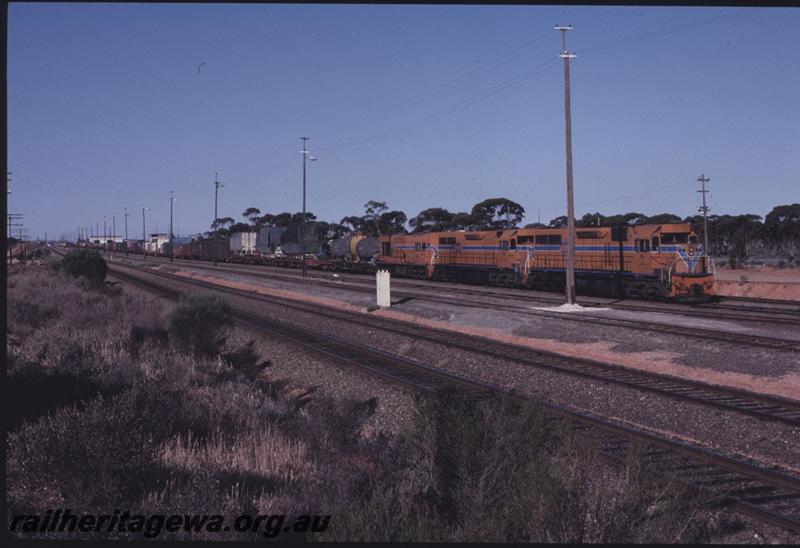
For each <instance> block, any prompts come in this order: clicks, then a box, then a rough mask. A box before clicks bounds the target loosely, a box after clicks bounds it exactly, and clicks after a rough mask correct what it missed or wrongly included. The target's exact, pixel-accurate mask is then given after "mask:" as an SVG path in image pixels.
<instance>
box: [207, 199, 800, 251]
mask: <svg viewBox="0 0 800 548" xmlns="http://www.w3.org/2000/svg"><path fill="white" fill-rule="evenodd" d="M242 217H243V218H244V221H239V222H237V221H236V220H235V219H233V218H231V217H223V218H220V219H217V220H216V221H215V222H214V223H212V225H211V231H209V232H208V233H207V234H208V235H210V236H225V235H229V234H232V233H235V232H247V231H258V230H259V229H261V228H262V227H265V226H276V227H286V226H289V225H291V224H294V223H298V222H300V221H301V220H302V219H303V214H302V213H300V212H296V213H290V212H283V213H278V214H271V213H265V214H262V212H261V210H260V209H259V208H257V207H248V208H247V209H246V210H245V211H244V212H243V213H242ZM524 217H525V208H524V207H522V205H520V204H518V203H517V202H514V201H513V200H510V199H508V198H487V199H486V200H483V201H481V202H478V203H477V204H475V205H474V206H473V207H472V209H471V210H470V211H468V212H467V211H460V212H451V211H449V210H447V209H445V208H442V207H432V208H428V209H424V210H422V211H420V212H419V213H418V214H417V215H416V216H414V217H411V218H409V217H408V216H407V215H406V214H405V213H404V212H403V211H399V210H392V209H390V208H389V206H388V205H387V203H386V202H379V201H375V200H370V201H368V202H367V203H366V204H364V214H363V215H360V216H359V215H349V216H346V217H343V218H342V219H341V220H340V221H339V222H338V223H337V222H330V223H329V222H324V221H318V220H317V217H316V215H314V214H313V213H311V212H306V215H305V221H306V222H316V223H317V225H316V230H317V234H318V235H319V236H320V237H322V238H328V239H332V238H339V237H341V236H344V235H345V234H348V233H350V232H358V233H361V234H365V235H367V236H380V235H384V234H406V233H419V232H440V231H448V230H502V229H508V228H520V224H521V223H522V219H523V218H524ZM684 222H688V223H690V224H691V225H692V228H693V229H694V230H695V232H696V233H697V234H698V236H699V237H700V241H703V237H704V232H703V230H704V225H703V217H702V215H693V216H690V217H680V216H679V215H675V214H673V213H660V214H658V215H650V216H648V215H644V214H642V213H637V212H629V213H624V214H615V215H603V214H601V213H599V212H595V213H586V214H585V215H583V217H581V218H579V219H576V220H575V226H577V227H581V228H582V227H597V226H620V225H629V226H633V225H641V224H665V223H684ZM524 226H525V228H562V227H566V226H567V217H566V215H562V216H559V217H556V218H554V219H551V220H550V222H549V223H548V224H543V223H529V224H526V225H524ZM708 240H709V242H708V243H709V247H710V248H711V249H710V251H711V254H712V255H715V256H721V255H728V256H730V257H735V258H738V259H745V258H747V257H749V256H750V255H753V254H764V253H772V254H777V255H781V256H787V257H793V256H797V255H800V203H796V204H788V205H778V206H775V207H774V208H773V209H772V211H770V212H769V213H768V214H767V216H766V217H764V218H762V217H761V216H760V215H755V214H743V215H709V216H708Z"/></svg>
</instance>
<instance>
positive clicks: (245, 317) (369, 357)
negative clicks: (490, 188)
mask: <svg viewBox="0 0 800 548" xmlns="http://www.w3.org/2000/svg"><path fill="white" fill-rule="evenodd" d="M127 268H130V267H127ZM131 270H137V269H131ZM112 272H113V275H114V276H117V277H119V278H121V279H123V280H127V281H129V282H131V283H134V284H136V285H139V286H141V287H143V288H145V289H148V290H150V291H155V292H157V293H159V294H162V295H164V296H167V297H170V298H173V299H174V298H178V297H179V296H180V294H181V291H179V290H177V289H175V288H170V287H165V286H164V283H163V282H161V283H157V282H155V281H153V280H147V279H143V278H142V277H140V276H136V275H134V274H132V273H131V272H130V271H128V272H123V271H122V269H120V268H118V267H117V265H114V267H112ZM139 272H141V270H139ZM148 273H149V274H157V275H159V276H166V275H164V274H163V273H155V272H148ZM167 277H169V276H167ZM171 278H172V279H174V277H171ZM179 281H180V282H183V283H190V280H185V279H180V280H179ZM190 285H200V284H190ZM209 285H210V284H209ZM214 289H216V288H214ZM233 292H236V290H233ZM235 316H236V320H237V321H239V322H240V323H242V324H243V325H247V326H249V327H251V328H253V329H257V330H261V331H264V332H268V333H270V334H272V335H275V336H277V337H280V338H282V339H284V340H288V341H291V342H292V343H294V344H297V345H300V346H301V347H303V348H306V349H308V350H310V351H312V352H315V353H318V354H320V355H323V356H325V357H327V358H329V359H332V360H334V361H336V362H339V363H342V364H344V365H347V366H350V367H354V368H357V369H359V370H362V371H366V372H368V373H370V374H373V375H377V376H379V377H382V378H384V379H386V380H388V381H391V382H394V383H397V384H398V385H400V386H403V387H405V388H408V389H412V390H422V391H426V392H431V391H436V390H439V389H441V388H443V387H446V386H447V387H454V388H455V389H457V390H459V391H460V392H462V393H465V394H466V395H467V397H470V398H484V397H490V396H491V395H492V394H497V393H503V394H505V395H507V396H511V397H515V398H525V396H522V395H521V394H519V393H516V392H512V391H508V390H506V389H504V388H501V387H498V386H495V385H492V384H489V383H484V382H479V381H475V380H473V379H468V378H465V377H462V376H460V375H455V374H452V373H449V372H445V371H442V370H440V369H437V368H432V367H429V366H427V365H425V364H422V363H420V362H418V361H416V360H411V359H409V358H406V357H403V356H400V355H397V354H392V353H389V352H385V351H382V350H378V349H375V348H372V347H368V346H365V345H361V344H358V343H354V342H352V341H349V340H345V339H342V338H340V337H336V336H333V335H329V334H323V333H320V332H319V331H316V330H313V329H310V328H307V327H304V326H302V325H299V324H296V323H293V322H288V321H286V320H280V319H277V318H272V317H264V316H260V315H254V314H251V313H244V312H241V311H236V312H235ZM473 344H474V343H473ZM473 349H474V346H473ZM525 399H528V398H525ZM537 405H539V406H540V407H541V408H542V409H543V411H545V412H546V413H548V414H549V415H551V416H553V417H560V418H561V419H563V420H567V421H569V423H570V424H571V425H572V428H573V429H575V430H579V431H581V433H582V434H583V435H584V436H586V437H587V438H588V439H592V440H593V441H594V442H595V443H597V444H598V446H599V447H600V451H601V455H602V456H603V457H604V458H605V459H606V460H608V461H610V462H615V463H619V462H624V459H625V456H626V455H627V454H628V453H629V452H630V451H633V450H634V447H639V448H641V450H642V452H641V454H642V455H643V458H644V459H645V466H646V468H647V469H648V470H650V471H654V472H655V473H657V474H659V475H662V476H669V477H673V478H676V479H678V480H679V481H682V482H684V483H686V484H689V485H693V486H696V487H699V488H702V489H705V490H707V491H711V492H713V493H714V494H716V495H718V496H724V497H725V500H726V502H727V503H728V505H729V506H730V508H732V509H733V510H735V511H737V512H740V513H743V514H747V515H750V516H753V517H755V518H757V519H759V520H762V521H764V522H768V523H771V524H773V525H776V526H779V527H783V528H785V529H788V530H791V531H794V532H798V533H800V479H798V478H796V477H794V476H790V475H788V474H786V473H783V472H781V471H779V470H776V469H773V468H769V467H765V466H761V465H757V464H754V463H751V462H747V461H744V460H740V459H735V458H731V457H728V456H724V455H719V454H716V453H713V452H711V451H708V450H705V449H702V448H699V447H694V446H691V445H688V444H686V443H682V442H678V441H675V440H672V439H668V438H664V437H659V436H656V435H654V434H650V433H647V432H642V431H638V430H635V429H632V428H629V427H626V426H622V425H619V424H616V423H613V422H610V421H608V420H604V419H602V418H599V417H595V416H590V415H588V414H585V413H579V412H576V411H574V410H570V409H567V408H565V407H562V406H557V405H553V404H546V403H542V402H537Z"/></svg>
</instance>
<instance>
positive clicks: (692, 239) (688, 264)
mask: <svg viewBox="0 0 800 548" xmlns="http://www.w3.org/2000/svg"><path fill="white" fill-rule="evenodd" d="M675 229H678V230H675ZM659 240H660V246H659V247H660V250H661V251H662V252H665V253H667V254H669V255H671V257H672V259H671V261H669V263H670V264H669V265H668V268H667V274H668V280H669V283H670V297H672V298H674V299H675V300H676V301H681V302H706V301H708V300H709V299H710V298H711V297H712V296H713V295H714V272H713V264H712V263H711V260H710V257H708V256H707V255H706V254H705V251H704V250H703V246H702V244H700V240H699V238H698V236H697V234H695V233H694V231H692V230H691V228H690V227H689V226H688V225H662V230H661V234H660V238H659ZM665 266H667V265H666V264H665Z"/></svg>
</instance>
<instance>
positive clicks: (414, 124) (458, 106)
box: [317, 59, 558, 152]
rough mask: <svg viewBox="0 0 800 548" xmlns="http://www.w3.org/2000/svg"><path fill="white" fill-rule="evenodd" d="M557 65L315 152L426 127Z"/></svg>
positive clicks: (538, 68) (543, 66) (550, 63)
mask: <svg viewBox="0 0 800 548" xmlns="http://www.w3.org/2000/svg"><path fill="white" fill-rule="evenodd" d="M557 64H558V59H551V60H549V61H547V62H545V63H542V64H540V65H538V66H536V67H534V68H533V69H530V70H528V71H526V72H523V73H522V74H520V75H518V76H516V77H514V78H510V79H508V80H505V81H503V82H501V83H499V84H496V85H494V86H492V87H490V88H487V89H485V90H483V91H482V92H480V93H478V94H476V95H473V96H472V97H470V98H468V99H465V100H463V101H461V102H459V103H456V104H454V105H451V106H449V107H446V108H444V109H441V110H439V111H438V112H434V113H433V114H429V115H428V116H425V117H423V118H421V119H419V120H416V121H414V122H411V123H408V124H404V125H402V126H398V127H395V128H392V129H388V130H385V131H382V132H379V133H376V134H373V135H371V136H369V137H364V138H362V139H355V140H352V141H347V142H345V143H340V144H337V145H331V146H327V147H322V148H318V149H317V151H318V152H323V151H328V150H335V149H339V148H345V147H350V146H354V145H359V144H364V143H366V142H369V141H373V140H376V139H380V138H385V137H389V136H391V135H395V134H397V133H401V132H403V131H408V130H411V129H416V128H418V127H421V126H424V125H426V124H428V123H430V122H433V121H435V120H438V119H439V118H442V117H444V116H447V115H449V114H453V113H454V112H458V111H459V110H463V109H465V108H467V107H468V106H471V105H473V104H475V103H477V102H479V101H483V100H484V99H488V98H489V97H492V96H494V95H497V94H498V93H501V92H503V91H505V90H507V89H508V88H511V87H513V86H516V85H517V84H521V83H522V82H524V81H526V80H529V79H530V78H533V77H534V76H536V75H538V74H541V73H542V72H545V71H547V70H549V69H551V68H553V67H554V66H556V65H557Z"/></svg>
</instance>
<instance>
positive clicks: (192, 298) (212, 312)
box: [167, 295, 233, 356]
mask: <svg viewBox="0 0 800 548" xmlns="http://www.w3.org/2000/svg"><path fill="white" fill-rule="evenodd" d="M232 324H233V317H232V315H231V308H230V306H229V305H228V303H226V302H225V301H224V300H223V299H221V298H220V297H217V296H213V295H188V296H185V297H182V298H181V302H180V304H178V306H176V307H175V309H174V310H173V311H172V312H171V313H170V315H169V319H168V321H167V332H168V333H169V337H170V340H171V341H173V342H174V343H175V345H177V347H178V348H179V349H180V350H182V351H183V352H190V353H192V354H194V355H196V356H216V355H218V354H219V352H220V350H221V349H222V346H223V345H224V344H225V333H226V331H227V329H228V327H229V326H230V325H232Z"/></svg>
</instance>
